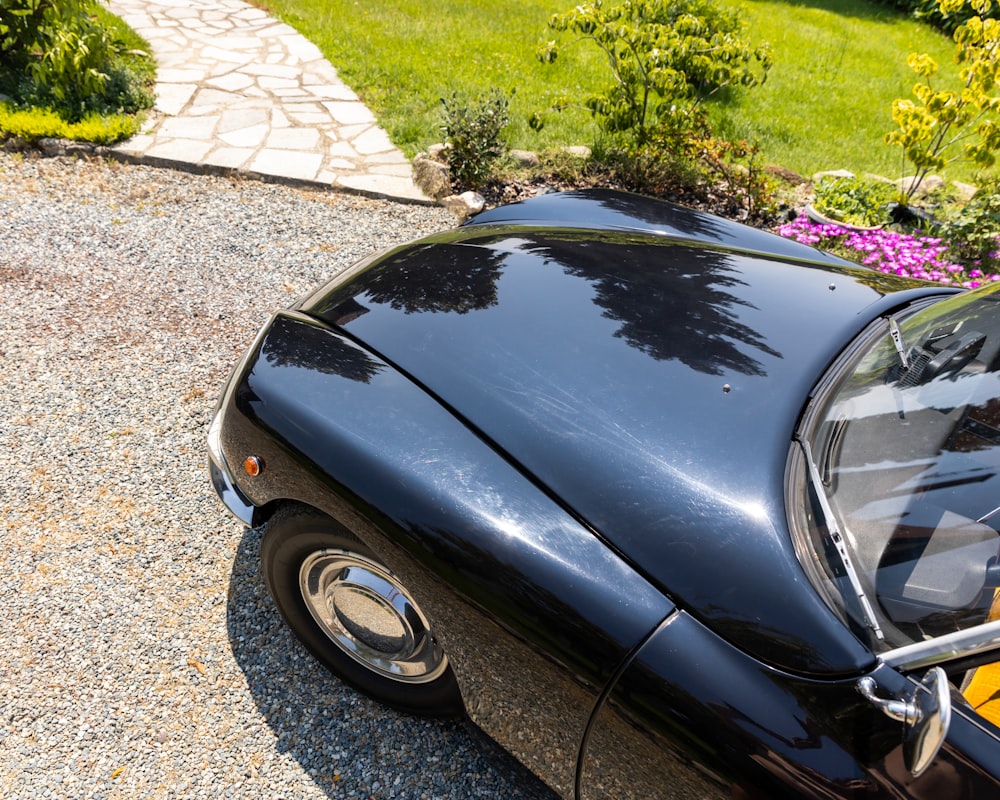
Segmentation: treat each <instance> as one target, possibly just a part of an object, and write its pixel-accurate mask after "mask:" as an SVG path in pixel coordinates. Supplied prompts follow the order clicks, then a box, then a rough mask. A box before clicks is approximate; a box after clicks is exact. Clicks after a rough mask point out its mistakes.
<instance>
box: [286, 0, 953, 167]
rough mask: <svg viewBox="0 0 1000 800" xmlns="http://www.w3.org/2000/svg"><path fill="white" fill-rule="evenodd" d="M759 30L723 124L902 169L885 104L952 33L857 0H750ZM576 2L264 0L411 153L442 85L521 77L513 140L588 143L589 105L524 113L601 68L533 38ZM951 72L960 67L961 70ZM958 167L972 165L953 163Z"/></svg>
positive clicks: (771, 153)
mask: <svg viewBox="0 0 1000 800" xmlns="http://www.w3.org/2000/svg"><path fill="white" fill-rule="evenodd" d="M724 2H725V4H726V5H729V6H731V7H733V8H739V9H741V14H742V15H743V16H744V18H745V20H746V22H747V29H748V33H749V35H750V37H751V38H752V40H753V41H755V42H756V41H759V40H764V41H768V42H770V43H771V45H772V47H773V48H774V52H775V66H774V68H773V69H772V71H771V74H770V76H769V78H768V81H767V83H766V84H765V85H764V86H763V87H761V88H759V89H757V90H754V91H751V92H748V93H746V94H744V95H742V96H738V97H737V98H736V99H735V100H734V101H732V102H730V103H727V104H726V105H724V106H723V105H719V106H717V107H716V108H715V109H714V113H715V115H716V116H717V117H718V118H719V119H720V120H723V119H724V120H725V121H724V122H720V124H721V125H723V126H724V127H723V130H725V131H726V132H727V133H731V134H734V135H746V136H748V137H749V138H751V139H754V140H756V141H758V142H759V143H760V145H761V146H762V148H763V150H764V153H765V156H766V158H767V160H768V161H769V162H772V163H778V164H781V165H783V166H785V167H788V168H789V169H793V170H795V171H797V172H800V173H803V174H807V175H808V174H810V173H812V172H814V171H816V170H818V169H827V168H847V169H851V170H854V171H856V172H865V171H876V172H880V173H883V174H886V175H889V176H897V175H899V174H901V171H902V169H903V167H902V165H901V163H900V160H899V155H898V149H895V150H894V149H890V148H889V147H887V146H886V145H884V144H882V136H883V134H884V133H885V132H886V131H888V130H889V129H890V128H891V127H892V121H891V118H890V104H891V102H892V100H893V99H894V98H896V97H909V96H910V90H911V88H912V85H913V83H914V82H915V76H914V75H913V74H912V73H911V72H910V71H909V69H908V67H907V66H906V56H907V55H908V54H909V53H910V52H912V51H920V52H928V53H930V54H931V55H932V56H933V57H934V58H936V59H937V60H938V62H939V63H940V64H941V65H942V69H943V70H948V71H949V73H951V74H952V75H953V74H954V67H953V66H952V64H951V61H952V51H953V45H952V43H951V40H950V39H948V38H947V37H945V36H943V35H941V34H939V33H936V32H934V31H932V30H931V29H929V28H928V27H926V26H924V25H921V24H919V23H917V22H914V21H911V20H908V19H905V18H903V17H901V16H900V15H898V14H895V13H893V12H891V11H889V10H888V9H885V8H883V7H881V6H877V5H872V4H870V3H867V2H862V0H812V1H811V2H808V3H797V2H781V0H747V2H743V3H737V2H735V0H724ZM571 7H572V3H571V2H565V3H560V2H553V0H545V2H539V1H538V0H488V2H487V0H439V2H435V3H427V2H426V0H267V8H268V9H269V11H271V13H273V14H276V15H277V16H279V17H281V18H282V19H284V20H285V21H286V22H288V23H290V24H291V25H293V26H294V27H295V28H297V29H298V30H299V31H301V32H302V33H303V34H304V35H305V36H306V37H307V38H309V39H310V40H311V41H313V42H314V43H316V45H317V46H319V48H320V49H321V50H322V51H323V53H324V55H326V57H327V58H328V59H329V60H330V61H331V62H332V63H333V64H334V65H335V66H336V67H337V68H338V70H339V71H340V74H341V76H342V77H343V78H344V80H345V81H346V82H347V83H348V84H349V85H351V86H352V87H353V88H354V89H355V90H356V91H357V92H358V93H359V94H360V95H361V97H362V98H363V99H364V100H365V102H367V103H368V104H369V106H371V107H372V109H373V110H374V111H375V113H376V115H377V116H378V117H379V120H380V122H381V123H382V125H383V126H384V127H385V128H386V129H387V130H388V131H389V134H390V136H391V137H392V138H393V140H394V141H395V142H396V143H397V144H398V145H400V146H401V147H402V148H403V149H404V150H405V151H406V152H408V153H410V154H411V155H412V154H413V153H415V152H416V151H417V150H419V149H421V148H423V147H425V146H426V145H428V144H430V143H432V142H434V141H438V140H439V139H440V130H439V126H440V107H441V106H440V98H441V97H443V96H447V95H450V94H451V93H452V92H454V91H459V92H461V93H466V94H468V95H470V96H475V95H476V94H479V93H482V92H484V91H485V90H487V89H489V88H491V87H494V86H495V87H499V88H501V89H503V90H505V91H508V92H509V91H515V90H516V91H515V94H514V96H513V99H512V102H511V113H512V117H513V120H514V121H513V123H512V127H511V139H512V144H513V145H514V146H515V147H524V148H532V149H539V148H544V147H546V146H551V145H558V144H589V143H592V142H593V141H594V139H595V137H596V135H597V129H596V127H595V126H594V124H593V122H592V121H591V120H590V118H589V116H588V115H587V114H586V113H585V112H582V111H575V112H564V113H562V114H550V115H548V122H547V125H546V127H545V130H544V131H543V132H542V133H541V134H537V133H535V132H534V131H532V130H530V129H529V128H528V126H527V123H526V120H527V118H528V116H529V115H530V114H531V113H533V112H536V111H544V110H545V109H547V108H548V107H549V105H550V104H551V102H552V101H553V99H554V98H556V97H558V96H560V95H570V96H574V95H575V96H582V95H583V94H585V93H586V92H587V90H588V89H589V88H591V87H598V86H600V85H602V83H603V82H604V81H605V79H606V77H605V72H606V65H605V63H604V62H603V61H602V58H601V56H600V54H599V53H598V52H597V51H596V49H593V50H592V49H589V48H588V47H587V46H586V44H584V45H582V46H579V47H575V48H569V49H568V50H567V49H564V52H563V54H561V55H560V59H559V61H558V62H557V63H556V64H555V65H553V66H547V65H542V64H540V63H539V62H538V61H537V60H536V59H535V56H534V53H535V46H536V44H537V42H538V41H539V40H540V39H542V38H543V37H547V38H551V35H550V34H549V33H548V32H547V30H546V25H545V23H546V20H547V19H548V17H549V16H550V15H551V14H552V13H554V12H558V11H564V10H567V9H568V8H571ZM952 79H953V78H952ZM950 174H951V175H952V176H953V177H968V176H969V174H968V171H965V170H961V169H957V168H955V169H952V170H951V171H950Z"/></svg>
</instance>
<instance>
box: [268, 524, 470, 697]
mask: <svg viewBox="0 0 1000 800" xmlns="http://www.w3.org/2000/svg"><path fill="white" fill-rule="evenodd" d="M261 565H262V567H263V571H264V579H265V581H266V583H267V587H268V589H269V590H270V592H271V596H272V597H273V598H274V601H275V604H276V605H277V606H278V610H279V611H280V612H281V614H282V616H283V617H284V618H285V620H286V621H287V622H288V625H289V627H291V629H292V630H293V631H294V632H295V635H296V636H298V637H299V639H300V640H301V641H302V643H303V644H305V645H306V647H308V648H309V650H311V651H312V653H313V654H314V655H315V656H316V657H317V658H318V659H319V660H320V661H321V662H323V664H324V665H326V667H327V668H328V669H330V671H331V672H333V673H334V674H335V675H337V676H339V677H340V678H342V679H344V680H345V681H346V682H347V683H350V684H351V685H352V686H354V687H355V688H357V689H360V690H361V691H363V692H365V693H366V694H368V695H370V696H372V697H374V698H375V699H376V700H379V701H381V702H383V703H385V704H386V705H390V706H392V707H394V708H398V709H400V710H403V711H408V712H412V713H419V714H433V715H438V716H453V715H457V714H460V713H461V712H462V710H463V706H462V700H461V697H460V695H459V691H458V685H457V683H456V682H455V677H454V674H453V673H452V671H451V668H450V666H449V665H448V658H447V656H446V655H445V654H444V651H443V650H442V649H441V647H440V645H439V644H438V643H437V641H436V640H435V639H434V635H433V633H432V632H431V629H430V626H429V624H428V622H427V619H426V617H425V616H424V615H423V613H422V612H421V611H420V608H419V606H418V605H417V603H416V601H415V600H414V599H413V597H412V596H411V595H410V593H409V592H408V591H407V589H406V587H405V586H403V585H402V584H401V583H400V581H399V580H398V579H397V578H396V576H395V575H393V574H392V572H390V571H389V569H388V568H387V567H386V566H385V565H383V564H382V563H381V562H380V561H379V560H378V559H377V558H376V557H375V555H374V554H373V553H372V552H371V551H370V550H369V549H368V548H367V547H365V545H364V544H363V543H362V542H361V541H360V540H358V539H357V538H356V537H355V536H353V535H352V534H351V533H350V532H349V531H347V530H346V529H345V528H343V527H342V526H341V525H339V524H338V523H337V522H335V521H334V520H332V519H331V518H329V517H327V516H325V515H323V514H321V513H319V512H317V511H313V510H312V509H308V508H304V507H289V508H287V509H283V510H281V511H279V512H278V513H277V514H275V516H274V517H273V518H272V519H271V520H270V521H269V522H268V523H267V527H266V529H265V531H264V538H263V541H262V542H261Z"/></svg>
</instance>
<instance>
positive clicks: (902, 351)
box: [889, 317, 910, 370]
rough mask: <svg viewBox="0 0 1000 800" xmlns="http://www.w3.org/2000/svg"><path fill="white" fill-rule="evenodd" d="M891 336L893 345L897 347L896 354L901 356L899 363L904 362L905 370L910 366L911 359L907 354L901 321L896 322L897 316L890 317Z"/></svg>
mask: <svg viewBox="0 0 1000 800" xmlns="http://www.w3.org/2000/svg"><path fill="white" fill-rule="evenodd" d="M889 338H891V339H892V345H893V347H895V348H896V354H897V355H898V356H899V363H900V364H902V366H903V369H904V370H908V369H909V368H910V359H909V357H908V356H907V355H906V345H905V344H903V334H902V332H901V331H900V330H899V323H898V322H896V319H895V317H889Z"/></svg>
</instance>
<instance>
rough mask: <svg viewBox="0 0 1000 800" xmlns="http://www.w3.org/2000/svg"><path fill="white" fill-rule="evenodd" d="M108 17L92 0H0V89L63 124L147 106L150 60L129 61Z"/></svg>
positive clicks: (128, 53)
mask: <svg viewBox="0 0 1000 800" xmlns="http://www.w3.org/2000/svg"><path fill="white" fill-rule="evenodd" d="M113 19H114V18H112V17H111V16H110V15H109V14H107V13H106V12H103V10H102V9H100V8H99V7H98V5H97V4H96V3H95V2H94V0H3V2H2V4H0V87H2V88H3V90H4V91H5V92H6V93H7V94H9V95H10V96H12V97H13V98H14V99H15V100H16V101H17V102H18V104H19V105H21V106H36V107H43V108H44V107H47V108H51V109H52V110H54V111H55V112H56V113H58V114H59V116H60V117H62V118H64V119H66V120H67V121H69V122H78V121H80V120H82V119H83V118H84V117H86V116H87V115H88V114H91V113H95V112H96V113H135V112H138V111H140V110H143V109H146V108H150V107H151V106H152V104H153V100H154V98H153V95H152V92H151V91H150V87H149V84H150V83H151V81H152V79H153V72H154V67H153V65H152V59H151V58H149V57H148V56H145V59H146V61H147V62H148V65H146V66H139V67H137V66H136V65H137V64H138V63H141V61H140V59H138V58H137V55H138V54H136V53H135V52H132V51H131V50H130V48H129V46H128V45H127V44H126V43H125V41H124V39H123V38H122V35H121V29H120V28H119V27H117V26H116V25H115V24H114V23H113V22H112V20H113ZM142 55H145V54H142Z"/></svg>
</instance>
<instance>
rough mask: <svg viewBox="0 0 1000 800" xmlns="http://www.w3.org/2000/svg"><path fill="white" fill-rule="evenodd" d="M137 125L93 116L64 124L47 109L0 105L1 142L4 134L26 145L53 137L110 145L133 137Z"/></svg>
mask: <svg viewBox="0 0 1000 800" xmlns="http://www.w3.org/2000/svg"><path fill="white" fill-rule="evenodd" d="M139 124H140V120H139V119H138V118H137V117H135V116H132V115H126V114H110V115H101V114H97V113H96V112H91V113H90V114H87V115H86V116H85V117H83V118H82V119H80V120H79V121H77V122H67V121H66V120H65V119H63V118H62V117H61V116H59V115H58V114H57V113H55V112H54V111H51V110H49V109H44V108H42V109H16V108H14V107H13V106H12V105H11V104H10V103H0V138H2V137H3V135H4V134H7V135H9V136H16V137H17V138H18V139H23V140H24V141H26V142H34V141H37V140H38V139H43V138H46V137H52V138H59V139H73V140H76V141H82V142H93V143H94V144H113V143H115V142H119V141H121V140H122V139H127V138H128V137H129V136H133V135H135V134H136V133H137V132H138V130H139Z"/></svg>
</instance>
